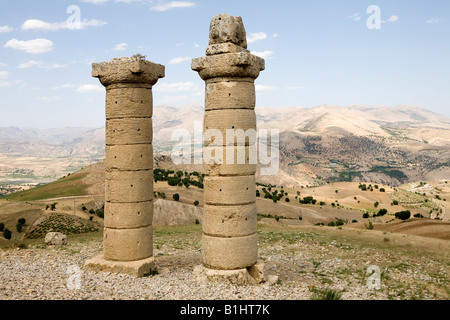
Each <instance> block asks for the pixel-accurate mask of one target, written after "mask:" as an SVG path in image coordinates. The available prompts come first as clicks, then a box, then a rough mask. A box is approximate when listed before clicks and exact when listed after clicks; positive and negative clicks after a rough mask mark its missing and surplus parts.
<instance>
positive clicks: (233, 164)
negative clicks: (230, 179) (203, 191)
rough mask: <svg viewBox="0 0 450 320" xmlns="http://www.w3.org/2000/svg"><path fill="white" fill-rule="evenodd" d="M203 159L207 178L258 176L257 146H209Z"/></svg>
mask: <svg viewBox="0 0 450 320" xmlns="http://www.w3.org/2000/svg"><path fill="white" fill-rule="evenodd" d="M203 159H204V163H205V164H204V170H205V175H207V176H250V175H254V174H256V163H257V162H258V155H257V148H256V146H253V147H245V146H228V147H214V146H208V147H205V148H204V150H203Z"/></svg>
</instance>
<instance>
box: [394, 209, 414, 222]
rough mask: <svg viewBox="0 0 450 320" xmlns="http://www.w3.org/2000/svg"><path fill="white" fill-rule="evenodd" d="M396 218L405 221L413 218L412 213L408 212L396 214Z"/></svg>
mask: <svg viewBox="0 0 450 320" xmlns="http://www.w3.org/2000/svg"><path fill="white" fill-rule="evenodd" d="M395 217H396V218H398V219H400V220H403V221H405V220H408V219H409V218H411V211H409V210H408V211H400V212H397V213H396V214H395Z"/></svg>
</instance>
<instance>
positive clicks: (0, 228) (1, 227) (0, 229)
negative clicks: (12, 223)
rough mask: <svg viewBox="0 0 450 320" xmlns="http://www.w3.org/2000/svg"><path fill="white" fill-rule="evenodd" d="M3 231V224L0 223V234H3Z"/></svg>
mask: <svg viewBox="0 0 450 320" xmlns="http://www.w3.org/2000/svg"><path fill="white" fill-rule="evenodd" d="M3 230H5V224H4V223H3V222H0V232H3Z"/></svg>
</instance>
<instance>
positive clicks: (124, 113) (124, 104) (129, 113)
mask: <svg viewBox="0 0 450 320" xmlns="http://www.w3.org/2000/svg"><path fill="white" fill-rule="evenodd" d="M152 115H153V95H152V90H151V89H148V88H117V89H110V90H108V93H107V95H106V119H117V118H129V117H142V118H151V117H152Z"/></svg>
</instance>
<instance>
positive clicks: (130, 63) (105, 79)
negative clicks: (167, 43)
mask: <svg viewBox="0 0 450 320" xmlns="http://www.w3.org/2000/svg"><path fill="white" fill-rule="evenodd" d="M92 76H93V77H94V78H98V79H99V80H100V82H101V83H102V84H103V86H105V87H108V86H110V85H117V84H142V85H146V86H149V87H152V86H153V85H154V84H156V82H158V79H160V78H164V77H165V67H164V66H163V65H160V64H156V63H153V62H150V61H147V60H144V59H141V58H139V57H131V58H127V57H125V58H116V59H113V60H112V61H109V62H101V63H93V64H92Z"/></svg>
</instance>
